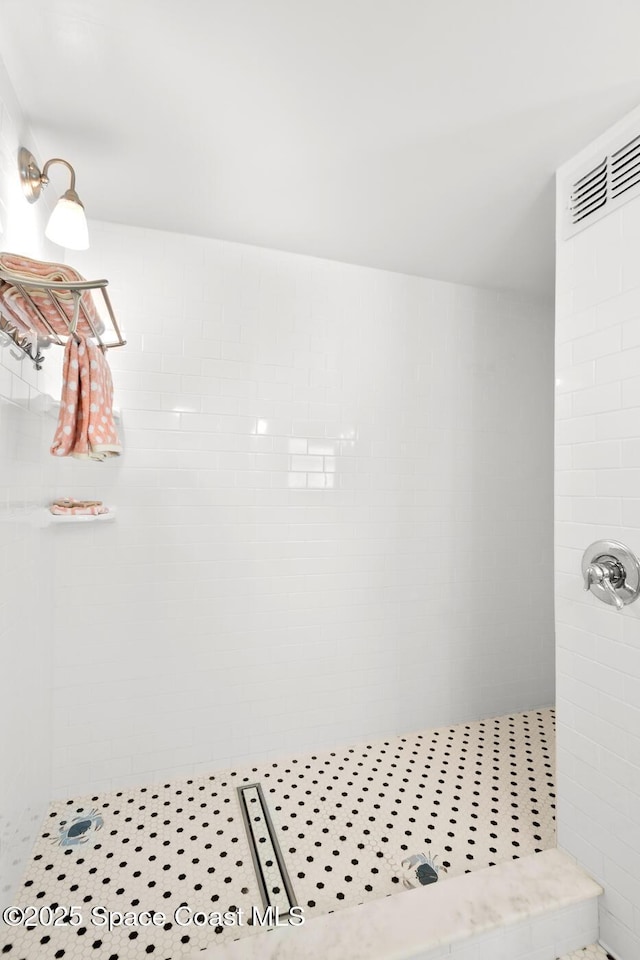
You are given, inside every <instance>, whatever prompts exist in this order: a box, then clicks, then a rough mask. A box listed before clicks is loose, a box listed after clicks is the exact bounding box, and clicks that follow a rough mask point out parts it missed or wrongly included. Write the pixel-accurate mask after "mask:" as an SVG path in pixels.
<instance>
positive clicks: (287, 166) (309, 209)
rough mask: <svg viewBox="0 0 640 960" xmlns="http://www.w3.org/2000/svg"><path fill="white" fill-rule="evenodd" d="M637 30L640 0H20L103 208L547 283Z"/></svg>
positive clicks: (77, 157) (288, 244)
mask: <svg viewBox="0 0 640 960" xmlns="http://www.w3.org/2000/svg"><path fill="white" fill-rule="evenodd" d="M639 36H640V3H638V0H440V2H436V0H29V3H25V0H1V2H0V53H1V55H2V57H3V59H4V61H5V64H6V66H7V70H8V72H9V75H10V77H11V79H12V81H13V84H14V86H15V88H16V91H17V94H18V98H19V100H20V101H21V104H22V107H23V109H24V111H25V113H26V115H27V118H28V120H29V121H30V123H31V125H32V129H33V131H34V135H35V137H36V140H37V143H38V146H39V149H40V151H41V156H40V157H38V159H39V160H41V161H44V160H45V159H46V158H48V157H50V156H63V157H65V158H67V159H68V160H70V162H71V163H73V164H74V166H75V167H76V171H77V175H78V192H79V194H80V196H81V198H82V199H83V201H84V203H85V206H86V208H87V213H88V215H89V216H90V217H95V218H98V219H103V220H112V221H119V222H122V223H128V224H136V225H141V226H151V227H158V228H161V229H165V230H175V231H180V232H185V233H194V234H201V235H204V236H211V237H220V238H224V239H231V240H239V241H243V242H247V243H256V244H261V245H265V246H269V247H276V248H280V249H284V250H291V251H296V252H300V253H308V254H314V255H317V256H321V257H329V258H332V259H337V260H344V261H347V262H351V263H359V264H366V265H368V266H375V267H383V268H387V269H390V270H400V271H404V272H407V273H414V274H422V275H425V276H430V277H436V278H439V279H446V280H454V281H460V282H464V283H471V284H479V285H482V286H492V287H498V288H506V289H516V290H521V291H525V292H527V293H532V294H538V295H545V296H550V295H551V293H552V288H553V242H554V240H553V236H554V228H553V218H554V214H553V172H554V170H555V168H556V167H557V166H558V165H559V164H560V163H561V162H563V161H564V160H566V159H568V158H569V157H570V156H571V155H572V154H573V153H575V152H576V151H577V150H578V149H580V148H581V147H583V146H584V145H585V144H586V143H587V142H588V141H589V140H590V139H592V138H593V137H595V136H596V135H598V134H599V133H601V132H602V131H603V129H604V128H605V127H606V126H608V125H609V124H610V123H612V122H614V121H616V120H618V119H619V118H620V117H621V116H622V115H623V114H624V113H626V112H627V111H628V110H630V109H632V108H633V107H634V106H636V105H637V104H638V103H640V59H639V58H638V52H637V46H638V37H639ZM27 145H28V146H29V144H27ZM56 176H59V177H60V178H61V180H60V184H61V186H60V192H61V191H62V190H63V189H64V188H65V187H64V186H63V184H64V178H63V176H62V172H60V173H58V174H56ZM50 189H53V188H50Z"/></svg>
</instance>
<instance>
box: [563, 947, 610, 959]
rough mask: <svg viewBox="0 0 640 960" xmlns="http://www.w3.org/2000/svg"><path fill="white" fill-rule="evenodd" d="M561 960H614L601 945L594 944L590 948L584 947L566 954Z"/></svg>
mask: <svg viewBox="0 0 640 960" xmlns="http://www.w3.org/2000/svg"><path fill="white" fill-rule="evenodd" d="M559 960H613V957H612V956H611V954H610V953H607V951H606V950H605V949H604V947H601V946H600V944H599V943H592V944H591V945H590V946H589V947H583V948H582V950H574V951H573V953H567V954H565V956H564V957H560V958H559Z"/></svg>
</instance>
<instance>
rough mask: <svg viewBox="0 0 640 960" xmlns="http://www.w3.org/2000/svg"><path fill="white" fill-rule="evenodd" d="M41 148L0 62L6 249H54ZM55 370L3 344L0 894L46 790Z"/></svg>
mask: <svg viewBox="0 0 640 960" xmlns="http://www.w3.org/2000/svg"><path fill="white" fill-rule="evenodd" d="M21 142H26V143H27V144H28V145H29V146H30V147H31V148H32V149H35V147H34V144H33V140H32V138H31V136H30V134H29V131H28V129H26V128H25V126H24V124H23V122H22V116H21V112H20V108H19V106H18V104H17V102H16V99H15V95H14V93H13V90H12V89H11V86H10V84H9V82H8V80H7V77H6V75H5V73H4V68H3V66H2V63H1V62H0V248H2V249H11V250H16V251H18V252H21V253H25V254H30V255H32V256H40V257H42V256H57V257H58V258H60V257H61V255H63V253H64V251H59V252H58V254H55V252H54V251H53V250H52V249H50V248H49V245H48V244H46V243H45V242H44V239H43V238H44V235H43V230H44V225H45V223H46V217H47V216H48V214H49V213H50V210H48V209H47V205H46V201H45V202H41V203H40V204H38V206H37V207H35V208H34V207H30V206H29V204H28V203H27V202H26V200H25V198H24V196H23V195H22V192H21V189H20V182H19V180H18V176H17V154H18V146H19V144H20V143H21ZM58 390H59V373H57V372H56V371H55V370H54V371H53V372H52V371H51V370H49V371H42V372H41V373H36V371H35V370H34V368H33V366H32V364H31V363H30V362H29V361H27V360H24V361H21V360H16V359H14V358H13V357H12V356H11V354H10V350H9V348H8V347H7V346H6V345H5V344H4V343H0V651H1V655H2V660H1V664H0V731H1V734H2V735H1V736H0V903H2V904H4V903H5V901H6V898H7V896H8V895H9V891H10V889H11V888H12V886H13V884H14V882H15V880H16V879H17V877H18V876H19V875H20V873H21V872H22V868H23V866H24V860H25V858H26V857H27V856H28V854H29V850H30V847H31V844H32V842H33V839H34V837H35V835H36V833H37V831H38V827H39V822H40V818H41V816H42V813H43V811H44V809H45V808H46V804H47V802H48V800H49V798H50V790H51V783H50V772H51V743H50V735H49V734H50V729H51V684H52V662H51V645H52V627H53V622H52V606H53V603H52V598H51V592H50V589H49V582H50V565H49V562H48V554H47V545H46V544H43V543H42V541H41V540H40V532H39V530H38V529H37V526H36V522H37V517H38V510H39V509H40V507H41V505H42V503H43V502H44V501H45V499H46V495H47V494H46V491H47V489H48V486H47V485H48V477H49V476H50V465H49V463H48V462H47V461H48V460H50V459H51V458H50V457H49V458H48V457H47V448H48V443H47V437H46V433H47V431H46V429H45V427H44V424H43V418H42V414H41V412H40V410H41V404H40V401H41V397H42V392H43V391H44V392H49V393H51V392H52V391H53V392H54V393H57V392H58Z"/></svg>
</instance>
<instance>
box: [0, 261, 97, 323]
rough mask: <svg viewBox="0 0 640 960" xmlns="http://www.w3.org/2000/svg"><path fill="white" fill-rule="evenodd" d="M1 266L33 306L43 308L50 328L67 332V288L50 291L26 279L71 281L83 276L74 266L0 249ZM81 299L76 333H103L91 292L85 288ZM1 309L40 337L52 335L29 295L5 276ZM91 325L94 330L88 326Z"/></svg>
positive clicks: (70, 302)
mask: <svg viewBox="0 0 640 960" xmlns="http://www.w3.org/2000/svg"><path fill="white" fill-rule="evenodd" d="M0 268H1V269H3V270H7V271H8V272H9V273H12V274H13V275H14V276H15V277H16V279H19V280H20V281H21V283H22V284H23V286H24V288H25V291H26V293H27V294H28V296H29V297H30V298H31V299H32V300H33V302H34V303H35V305H36V307H37V308H38V309H39V310H40V311H41V312H42V314H43V315H44V317H45V318H46V320H47V321H48V322H49V324H50V325H51V327H52V328H53V330H54V331H55V332H56V333H57V334H58V335H59V336H61V337H66V336H68V334H69V326H68V324H67V322H66V320H65V317H67V318H68V319H69V320H72V318H73V310H74V299H73V296H72V294H71V293H70V292H69V291H68V290H57V291H55V292H54V291H51V295H49V293H48V292H47V291H45V290H38V289H36V288H35V287H30V286H29V280H30V279H31V280H47V281H49V282H50V283H51V282H53V283H64V282H67V283H71V282H74V281H78V280H83V279H84V278H83V277H82V276H80V274H79V273H78V271H77V270H74V269H73V267H69V266H67V265H66V264H64V263H48V262H46V261H44V260H32V259H31V258H30V257H20V256H18V255H17V254H15V253H0ZM80 299H81V303H82V306H83V308H84V311H86V317H87V318H88V320H89V321H91V322H90V323H89V322H88V321H87V319H86V318H85V315H84V313H83V311H82V310H80V315H79V318H78V328H77V331H78V334H79V335H80V336H82V337H91V336H93V334H94V331H95V333H96V334H98V333H104V323H103V322H102V320H101V319H100V316H99V314H98V311H97V308H96V305H95V302H94V299H93V297H92V296H91V292H90V291H88V290H85V291H84V292H83V293H82V296H81V298H80ZM0 311H2V312H3V313H5V314H9V315H10V316H11V319H12V320H13V321H14V322H15V320H16V319H17V320H18V321H19V322H20V323H21V324H22V326H23V328H26V330H33V329H35V330H36V331H37V333H38V334H39V335H40V336H41V337H43V338H44V337H49V338H51V333H50V331H49V330H48V329H47V328H46V327H45V326H44V325H43V323H42V321H41V320H40V318H39V317H38V315H37V313H36V312H35V310H34V309H33V307H32V305H31V303H29V299H28V298H27V297H24V296H23V295H22V293H20V291H19V290H18V288H17V287H15V286H13V285H12V284H11V283H10V282H9V281H7V280H0ZM92 326H93V330H92V329H91V327H92Z"/></svg>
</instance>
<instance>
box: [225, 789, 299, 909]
mask: <svg viewBox="0 0 640 960" xmlns="http://www.w3.org/2000/svg"><path fill="white" fill-rule="evenodd" d="M238 799H239V801H240V809H241V810H242V816H243V818H244V825H245V828H246V831H247V837H248V838H249V846H250V847H251V855H252V857H253V865H254V867H255V871H256V876H257V878H258V885H259V887H260V894H261V896H262V901H263V905H264V906H265V907H275V908H277V912H278V914H279V915H280V916H281V917H283V916H285V915H286V914H287V913H288V912H289V910H290V909H291V907H294V906H296V899H295V895H294V892H293V887H292V886H291V881H290V880H289V874H288V873H287V868H286V866H285V863H284V858H283V856H282V851H281V850H280V844H279V843H278V838H277V837H276V833H275V830H274V827H273V823H272V821H271V817H270V815H269V810H268V808H267V803H266V800H265V798H264V794H263V792H262V787H261V786H260V784H259V783H248V784H247V785H246V786H243V787H238Z"/></svg>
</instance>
